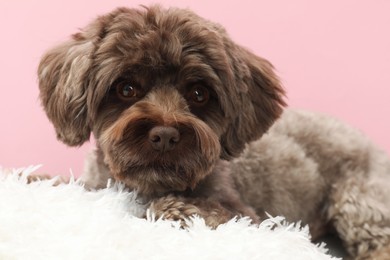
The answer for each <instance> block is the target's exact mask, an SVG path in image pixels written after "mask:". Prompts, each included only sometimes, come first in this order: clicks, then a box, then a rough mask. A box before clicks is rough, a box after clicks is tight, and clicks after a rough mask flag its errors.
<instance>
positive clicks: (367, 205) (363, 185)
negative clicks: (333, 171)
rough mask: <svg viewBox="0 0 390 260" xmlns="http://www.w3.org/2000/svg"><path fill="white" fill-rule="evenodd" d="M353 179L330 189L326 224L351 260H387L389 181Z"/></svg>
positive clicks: (389, 256)
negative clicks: (336, 234)
mask: <svg viewBox="0 0 390 260" xmlns="http://www.w3.org/2000/svg"><path fill="white" fill-rule="evenodd" d="M355 176H356V178H349V179H348V180H347V181H344V182H342V183H338V184H337V186H334V187H333V191H332V194H331V197H330V201H331V204H330V206H329V210H328V217H329V220H330V221H331V223H332V224H333V226H334V228H335V229H336V231H337V232H338V235H339V236H340V238H341V239H342V240H343V242H344V244H345V247H346V249H347V251H348V252H349V254H350V255H351V256H352V257H353V259H390V200H389V199H390V196H389V194H388V183H389V179H390V177H389V176H386V175H381V176H380V177H379V178H373V177H372V176H369V177H358V176H364V175H363V174H356V175H355Z"/></svg>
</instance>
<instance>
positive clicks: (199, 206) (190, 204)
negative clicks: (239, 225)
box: [149, 195, 233, 228]
mask: <svg viewBox="0 0 390 260" xmlns="http://www.w3.org/2000/svg"><path fill="white" fill-rule="evenodd" d="M149 210H150V211H151V212H153V213H154V215H155V217H156V219H158V218H162V219H167V220H173V221H179V222H180V225H181V226H182V227H183V228H186V227H187V223H188V221H190V220H191V217H192V216H199V217H202V218H203V219H204V220H205V223H206V225H207V226H210V227H212V228H216V227H217V226H218V225H220V224H222V223H226V222H227V221H229V220H230V219H231V218H232V217H233V215H232V214H231V212H230V211H228V210H227V209H225V208H224V207H222V206H221V205H220V203H218V202H216V201H210V200H207V199H204V198H184V197H176V196H173V195H168V196H166V197H162V198H159V199H156V200H154V201H153V202H152V203H151V205H150V207H149Z"/></svg>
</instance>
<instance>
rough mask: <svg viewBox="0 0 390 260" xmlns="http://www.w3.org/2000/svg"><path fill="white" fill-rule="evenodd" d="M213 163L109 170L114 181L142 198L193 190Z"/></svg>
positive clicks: (149, 164)
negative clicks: (120, 182) (118, 181)
mask: <svg viewBox="0 0 390 260" xmlns="http://www.w3.org/2000/svg"><path fill="white" fill-rule="evenodd" d="M213 165H214V163H210V162H203V163H202V162H201V161H196V162H195V161H194V162H193V163H190V164H189V165H188V163H187V165H185V163H184V164H180V162H177V163H175V164H167V165H161V164H153V163H148V164H134V165H130V166H128V167H126V168H124V169H115V167H113V169H111V172H112V174H113V176H114V178H115V179H117V180H120V181H122V182H123V183H125V184H126V186H128V187H130V188H132V189H134V190H136V191H137V193H138V194H140V195H144V196H161V195H164V194H166V193H169V192H183V191H185V190H188V189H194V188H195V187H196V185H197V184H198V183H199V182H200V181H201V180H202V179H204V178H205V177H206V176H207V175H208V174H209V173H210V172H211V171H212V169H213Z"/></svg>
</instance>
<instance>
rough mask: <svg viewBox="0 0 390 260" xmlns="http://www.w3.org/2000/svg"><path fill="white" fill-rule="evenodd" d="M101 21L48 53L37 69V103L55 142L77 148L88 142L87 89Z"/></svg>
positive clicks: (101, 25)
mask: <svg viewBox="0 0 390 260" xmlns="http://www.w3.org/2000/svg"><path fill="white" fill-rule="evenodd" d="M103 20H104V19H103V18H102V19H98V20H96V21H94V22H93V23H91V24H90V25H89V26H87V27H86V28H85V29H84V30H83V31H82V32H80V33H77V34H75V35H73V36H72V38H71V39H70V40H68V41H67V42H64V43H63V44H61V45H59V46H57V47H55V48H53V49H51V50H49V51H48V52H47V53H46V54H45V55H44V56H43V57H42V59H41V61H40V64H39V68H38V79H39V89H40V99H41V101H42V105H43V107H44V109H45V111H46V114H47V116H48V118H49V119H50V121H51V122H52V123H53V125H54V127H55V130H56V132H57V138H58V139H59V140H61V141H63V142H64V143H66V144H68V145H71V146H76V145H81V144H83V143H84V142H85V141H87V140H88V139H89V136H90V133H91V130H90V126H89V123H88V118H87V112H88V108H87V88H88V82H89V77H90V75H89V71H90V69H91V64H92V58H91V56H92V54H93V51H94V49H95V42H96V41H97V39H98V38H99V34H100V33H101V31H102V28H103V24H104V22H103Z"/></svg>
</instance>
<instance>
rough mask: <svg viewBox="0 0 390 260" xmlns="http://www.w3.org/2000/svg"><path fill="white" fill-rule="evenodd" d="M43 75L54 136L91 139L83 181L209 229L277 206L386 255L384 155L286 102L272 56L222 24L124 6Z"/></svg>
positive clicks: (354, 246) (75, 39)
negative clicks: (124, 190) (196, 218)
mask: <svg viewBox="0 0 390 260" xmlns="http://www.w3.org/2000/svg"><path fill="white" fill-rule="evenodd" d="M38 74H39V86H40V91H41V92H40V93H41V94H40V97H41V100H42V104H43V106H44V108H45V111H46V113H47V115H48V117H49V119H50V120H51V122H52V123H53V124H54V127H55V129H56V132H57V135H58V138H59V139H60V140H61V141H63V142H64V143H66V144H68V145H71V146H76V145H81V144H82V143H84V142H85V141H87V140H88V139H89V137H90V134H91V133H93V135H94V137H95V138H96V143H97V150H96V151H95V152H94V153H92V154H91V155H90V158H89V162H88V164H87V166H86V172H85V174H84V175H83V176H82V177H81V178H82V180H83V181H84V182H85V183H86V185H87V186H88V187H91V188H100V187H104V185H105V183H106V181H107V179H108V178H115V179H117V180H121V181H122V182H124V183H125V184H126V185H127V186H128V187H130V188H132V189H135V190H137V191H138V193H139V196H140V197H142V198H144V199H145V200H147V201H149V203H150V209H152V210H153V211H154V213H155V214H156V216H157V217H159V216H164V217H165V218H170V219H173V220H180V221H183V220H184V219H187V218H189V217H191V215H193V214H198V215H200V216H202V217H204V218H205V221H206V223H207V224H208V225H210V226H212V227H216V226H218V225H219V224H220V223H224V222H226V221H227V220H229V219H230V218H232V217H234V216H237V215H238V216H249V217H250V218H252V220H253V221H254V222H255V223H257V222H258V221H259V220H260V219H264V218H265V217H266V212H268V213H270V214H272V215H284V216H285V217H286V218H287V219H288V220H289V221H298V220H302V221H303V222H304V223H306V224H309V226H310V229H311V232H312V235H313V236H314V237H317V236H320V235H322V234H324V233H326V232H328V231H331V230H333V231H336V232H337V233H338V234H339V236H340V237H341V239H342V240H343V241H344V244H345V246H346V248H347V250H348V252H349V253H350V255H351V256H354V257H357V258H360V259H363V258H364V257H366V256H370V255H371V256H373V255H375V256H376V257H378V259H380V257H382V258H383V257H385V256H386V254H388V249H386V248H388V245H389V237H390V214H389V208H390V200H389V195H387V193H386V191H385V190H386V187H387V186H386V185H388V184H389V179H390V177H389V174H390V162H389V159H388V158H387V156H386V155H385V154H384V153H382V152H380V151H378V150H377V149H376V148H375V147H374V146H373V145H372V144H371V143H370V142H369V141H367V139H366V138H364V137H363V136H362V135H360V134H359V133H357V132H356V131H354V130H352V129H350V128H349V127H346V126H344V125H342V124H340V123H339V122H337V121H335V120H332V119H329V118H327V117H323V116H320V115H314V114H310V113H304V112H299V111H290V110H285V112H283V107H284V106H285V103H284V101H283V96H284V91H283V89H282V87H281V84H280V83H279V80H278V78H277V76H276V75H275V73H274V72H273V67H272V65H271V64H270V63H269V62H268V61H267V60H265V59H263V58H260V57H258V56H256V55H254V54H253V53H251V52H250V51H248V50H246V49H245V48H243V47H241V46H239V45H237V44H236V43H234V42H233V41H232V40H231V39H230V38H229V36H228V35H227V33H226V32H225V30H224V29H223V28H222V27H221V26H219V25H218V24H215V23H212V22H210V21H207V20H205V19H203V18H201V17H199V16H197V15H196V14H194V13H192V12H191V11H189V10H182V9H174V8H172V9H163V8H161V7H159V6H152V7H150V8H143V9H128V8H119V9H117V10H115V11H113V12H111V13H109V14H107V15H104V16H101V17H99V18H97V19H96V20H95V21H93V22H92V23H91V24H90V25H88V26H87V27H86V28H85V29H84V30H82V31H81V32H80V33H77V34H75V35H73V36H72V38H71V39H70V40H69V41H67V42H65V43H63V44H62V45H59V46H57V47H55V48H54V49H52V50H50V51H48V52H47V53H46V54H45V55H44V57H43V58H42V60H41V63H40V65H39V69H38ZM279 117H281V118H280V119H278V118H279ZM277 119H278V120H277ZM275 121H276V123H275V124H274V122H275ZM271 126H272V127H271ZM260 137H261V138H260ZM227 160H228V161H227Z"/></svg>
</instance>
